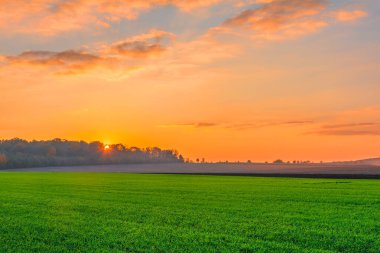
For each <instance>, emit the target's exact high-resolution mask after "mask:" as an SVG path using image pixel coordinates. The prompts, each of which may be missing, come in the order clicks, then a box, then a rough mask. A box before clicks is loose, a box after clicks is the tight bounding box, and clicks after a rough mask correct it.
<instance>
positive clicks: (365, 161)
mask: <svg viewBox="0 0 380 253" xmlns="http://www.w3.org/2000/svg"><path fill="white" fill-rule="evenodd" d="M333 164H347V165H351V164H356V165H371V166H380V157H377V158H368V159H362V160H356V161H343V162H333Z"/></svg>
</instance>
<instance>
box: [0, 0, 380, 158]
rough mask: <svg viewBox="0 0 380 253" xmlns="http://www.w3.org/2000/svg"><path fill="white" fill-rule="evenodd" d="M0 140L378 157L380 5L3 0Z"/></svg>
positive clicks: (225, 154)
mask: <svg viewBox="0 0 380 253" xmlns="http://www.w3.org/2000/svg"><path fill="white" fill-rule="evenodd" d="M0 6H1V7H0V34H1V35H0V111H1V113H0V137H1V139H10V138H13V137H20V138H25V139H28V140H33V139H38V140H41V139H42V140H49V139H54V138H57V137H59V138H63V139H70V140H72V139H75V140H85V141H89V142H90V141H95V140H100V141H102V142H103V143H106V144H111V143H124V144H126V145H128V146H138V147H148V146H159V147H161V148H163V149H173V148H175V149H177V150H179V151H180V152H181V153H182V154H184V155H185V156H186V157H190V158H192V159H196V158H201V157H205V158H206V159H207V160H209V161H219V160H230V161H236V160H240V161H246V160H248V159H252V160H254V161H273V160H275V159H277V158H282V159H284V160H286V161H287V160H294V159H300V160H313V161H320V160H324V161H333V160H340V161H342V160H357V159H363V158H367V157H379V155H380V130H379V129H380V102H379V99H378V94H380V85H379V82H380V72H379V66H380V43H379V42H380V33H379V32H378V27H379V25H380V16H379V13H380V5H379V2H378V0H347V1H338V0H204V1H196V0H189V1H179V0H171V1H168V0H163V1H157V0H144V1H142V0H130V1H129V0H128V1H127V0H125V1H117V0H108V1H105V0H99V1H87V0H81V1H76V0H67V1H56V0H40V1H29V0H15V1H6V0H0Z"/></svg>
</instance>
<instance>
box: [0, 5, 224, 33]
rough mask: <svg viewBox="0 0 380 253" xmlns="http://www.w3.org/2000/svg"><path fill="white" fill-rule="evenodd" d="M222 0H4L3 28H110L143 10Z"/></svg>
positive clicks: (187, 8) (41, 30)
mask: <svg viewBox="0 0 380 253" xmlns="http://www.w3.org/2000/svg"><path fill="white" fill-rule="evenodd" d="M218 2H219V0H202V1H200V0H187V1H182V0H99V1H93V0H68V1H57V0H38V1H30V0H12V1H9V0H0V6H1V8H0V31H2V32H3V33H7V34H17V33H24V34H35V33H38V34H40V35H44V36H53V35H57V34H60V33H64V32H71V31H80V30H93V29H97V28H107V27H110V24H112V23H114V22H119V21H121V20H132V19H136V18H138V16H139V15H140V13H141V12H144V11H148V10H150V9H152V8H155V7H158V6H166V5H172V6H175V7H176V8H178V9H180V10H182V11H187V12H189V11H192V10H194V9H196V8H204V7H208V6H210V5H213V4H217V3H218Z"/></svg>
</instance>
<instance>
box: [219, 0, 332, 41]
mask: <svg viewBox="0 0 380 253" xmlns="http://www.w3.org/2000/svg"><path fill="white" fill-rule="evenodd" d="M259 3H261V5H260V6H259V7H258V8H254V9H248V10H245V11H243V12H242V13H240V14H239V15H237V16H235V17H233V18H231V19H229V20H227V21H225V22H224V24H223V25H222V26H221V28H222V30H223V29H224V30H226V29H227V30H230V29H238V30H242V31H243V32H244V31H245V32H246V33H249V36H251V37H252V38H253V39H255V40H262V39H264V40H282V39H289V38H294V37H299V36H302V35H305V34H309V33H313V32H316V31H318V30H319V29H320V28H322V27H325V26H327V25H328V24H327V22H326V21H325V20H323V18H322V17H321V16H320V15H321V13H322V12H323V11H324V10H326V8H327V3H328V1H327V0H277V1H276V0H274V1H259Z"/></svg>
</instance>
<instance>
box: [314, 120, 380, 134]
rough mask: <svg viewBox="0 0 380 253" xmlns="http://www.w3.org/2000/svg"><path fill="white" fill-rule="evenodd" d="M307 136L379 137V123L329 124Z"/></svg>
mask: <svg viewBox="0 0 380 253" xmlns="http://www.w3.org/2000/svg"><path fill="white" fill-rule="evenodd" d="M309 134H317V135H337V136H339V135H341V136H347V135H352V136H360V135H380V123H378V122H361V123H346V124H335V125H334V124H329V125H323V126H322V127H320V128H319V129H318V130H316V131H313V132H310V133H309Z"/></svg>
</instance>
